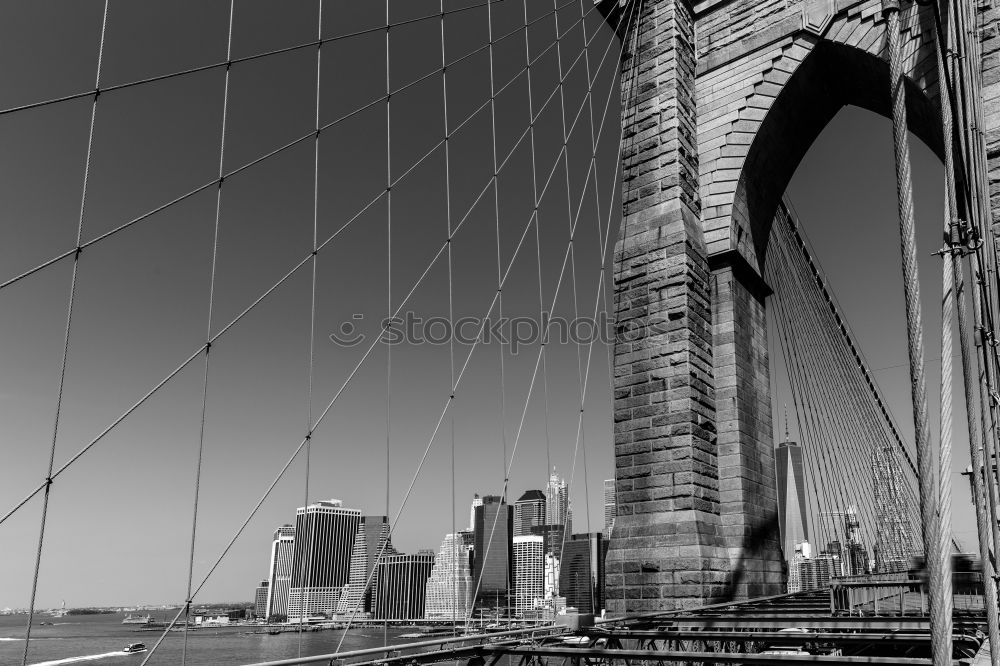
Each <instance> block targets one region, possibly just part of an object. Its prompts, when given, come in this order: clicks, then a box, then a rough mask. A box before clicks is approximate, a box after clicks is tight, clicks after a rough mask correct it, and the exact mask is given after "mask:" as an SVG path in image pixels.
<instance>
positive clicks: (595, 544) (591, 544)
mask: <svg viewBox="0 0 1000 666" xmlns="http://www.w3.org/2000/svg"><path fill="white" fill-rule="evenodd" d="M608 544H609V542H608V540H607V539H605V538H604V534H603V533H602V532H594V533H592V534H574V535H573V536H572V537H570V538H568V539H567V540H566V544H565V546H564V547H563V558H562V564H561V566H560V572H559V594H561V595H562V596H564V597H565V598H566V605H567V606H573V607H575V608H576V609H577V610H578V611H580V612H581V613H600V612H601V609H602V608H604V560H605V558H606V557H607V554H608Z"/></svg>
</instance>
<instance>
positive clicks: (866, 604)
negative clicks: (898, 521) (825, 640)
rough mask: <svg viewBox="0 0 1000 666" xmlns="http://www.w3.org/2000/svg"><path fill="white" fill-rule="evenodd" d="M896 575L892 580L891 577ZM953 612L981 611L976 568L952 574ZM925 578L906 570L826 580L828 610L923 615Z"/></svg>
mask: <svg viewBox="0 0 1000 666" xmlns="http://www.w3.org/2000/svg"><path fill="white" fill-rule="evenodd" d="M894 577H895V578H896V579H895V580H893V579H892V578H894ZM952 589H953V592H952V594H953V601H954V609H955V611H956V612H968V613H981V612H984V611H985V608H986V606H985V599H984V594H983V577H982V574H981V573H980V572H977V571H962V572H955V573H953V574H952ZM929 611H930V608H929V597H928V593H927V581H926V580H925V579H923V578H910V577H909V576H908V575H907V574H906V573H899V574H879V575H877V576H850V577H845V578H836V579H833V580H831V581H830V612H831V613H834V614H844V613H846V614H848V615H927V613H928V612H929Z"/></svg>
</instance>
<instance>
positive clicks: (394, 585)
mask: <svg viewBox="0 0 1000 666" xmlns="http://www.w3.org/2000/svg"><path fill="white" fill-rule="evenodd" d="M433 568H434V553H433V552H419V553H417V554H416V555H403V554H402V553H396V554H394V555H389V556H387V557H383V558H382V559H381V560H380V561H379V563H378V566H377V567H376V569H375V581H376V582H375V584H374V590H373V592H374V593H373V595H372V596H373V601H372V615H373V617H374V618H375V619H376V620H404V621H407V620H421V619H423V617H424V604H425V601H426V593H427V580H428V578H429V577H430V575H431V571H432V569H433Z"/></svg>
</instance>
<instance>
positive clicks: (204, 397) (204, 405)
mask: <svg viewBox="0 0 1000 666" xmlns="http://www.w3.org/2000/svg"><path fill="white" fill-rule="evenodd" d="M235 13H236V0H230V1H229V31H228V35H227V38H226V57H227V58H228V57H230V56H231V55H232V52H233V17H234V16H235ZM231 72H232V68H230V67H227V68H226V78H225V83H224V84H223V92H222V130H221V131H220V133H219V186H218V188H217V189H216V193H215V225H214V226H215V228H214V232H213V237H212V270H211V277H210V278H209V283H208V316H207V317H206V323H205V370H204V376H203V378H202V391H201V423H200V426H199V430H198V455H197V458H196V460H197V464H196V466H195V476H194V501H193V507H192V512H191V550H190V555H189V558H188V571H187V595H186V596H185V597H184V641H183V644H182V647H181V666H186V664H187V650H188V629H189V626H190V613H191V582H192V579H193V578H194V554H195V546H196V544H197V540H198V509H199V501H200V499H201V471H202V462H203V460H204V454H205V423H206V420H207V416H208V379H209V373H210V369H211V358H212V355H211V352H212V343H211V342H209V340H210V339H211V337H212V315H213V313H214V312H215V282H216V278H217V273H218V260H219V227H220V223H221V221H222V184H223V182H225V181H223V180H222V173H223V169H224V168H225V167H224V164H225V158H226V125H227V121H228V120H229V82H230V73H231Z"/></svg>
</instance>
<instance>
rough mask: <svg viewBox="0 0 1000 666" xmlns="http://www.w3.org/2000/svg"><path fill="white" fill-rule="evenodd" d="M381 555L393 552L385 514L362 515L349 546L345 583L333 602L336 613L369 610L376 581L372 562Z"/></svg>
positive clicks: (365, 612)
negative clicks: (350, 547) (348, 566)
mask: <svg viewBox="0 0 1000 666" xmlns="http://www.w3.org/2000/svg"><path fill="white" fill-rule="evenodd" d="M379 553H381V554H382V557H383V558H384V557H386V556H389V555H395V554H396V549H395V548H393V547H392V543H390V542H389V519H388V517H386V516H362V517H361V523H360V524H359V525H358V531H357V532H356V533H355V535H354V548H352V549H351V569H350V573H349V574H348V579H347V587H345V588H344V593H343V594H341V595H340V600H339V601H338V602H337V615H338V616H348V617H351V616H353V617H356V618H358V619H366V618H368V617H370V616H371V612H372V594H373V590H374V589H375V586H376V585H377V580H376V579H377V577H378V573H377V572H376V571H375V563H376V561H377V560H378V556H379Z"/></svg>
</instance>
